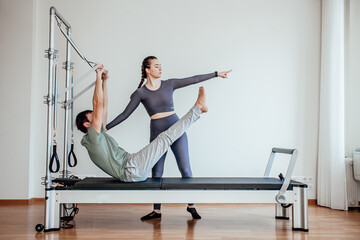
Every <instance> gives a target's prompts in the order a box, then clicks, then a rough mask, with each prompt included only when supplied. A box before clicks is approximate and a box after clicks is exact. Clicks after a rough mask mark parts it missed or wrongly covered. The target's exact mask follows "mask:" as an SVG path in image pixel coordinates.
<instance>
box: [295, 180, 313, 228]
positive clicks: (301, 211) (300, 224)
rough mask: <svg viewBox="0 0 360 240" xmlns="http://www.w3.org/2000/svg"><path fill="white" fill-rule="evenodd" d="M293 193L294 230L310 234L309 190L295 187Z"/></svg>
mask: <svg viewBox="0 0 360 240" xmlns="http://www.w3.org/2000/svg"><path fill="white" fill-rule="evenodd" d="M293 191H294V204H293V211H292V229H293V230H294V231H304V232H308V231H309V228H308V189H307V187H297V186H294V188H293Z"/></svg>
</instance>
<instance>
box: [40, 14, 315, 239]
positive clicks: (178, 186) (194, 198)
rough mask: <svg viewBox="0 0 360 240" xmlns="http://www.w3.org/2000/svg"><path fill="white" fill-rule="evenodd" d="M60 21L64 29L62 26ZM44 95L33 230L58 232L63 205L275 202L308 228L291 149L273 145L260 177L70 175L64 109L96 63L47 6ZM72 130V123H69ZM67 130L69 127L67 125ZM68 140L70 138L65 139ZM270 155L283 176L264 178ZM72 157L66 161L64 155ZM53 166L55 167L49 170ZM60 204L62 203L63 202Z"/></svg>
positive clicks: (296, 225)
mask: <svg viewBox="0 0 360 240" xmlns="http://www.w3.org/2000/svg"><path fill="white" fill-rule="evenodd" d="M55 21H56V22H57V25H58V26H59V29H60V31H61V32H62V34H63V35H64V37H65V38H66V40H67V52H66V62H65V64H64V65H65V69H66V86H65V89H64V90H62V91H60V92H59V91H58V89H57V80H58V79H57V71H58V66H57V51H56V50H55V48H54V28H55ZM62 24H63V25H64V26H65V28H66V32H65V31H64V30H63V29H62V27H61V25H62ZM71 46H72V47H73V48H74V49H75V51H76V52H77V53H78V54H79V56H80V57H81V58H82V59H83V60H84V61H86V62H87V63H88V64H89V66H90V67H91V69H90V70H89V71H88V72H87V73H85V74H84V75H83V76H81V77H80V78H79V79H78V80H77V81H76V82H74V81H73V80H72V78H71V68H72V64H71V59H70V50H71ZM46 52H47V55H46V57H47V58H48V59H49V75H48V95H47V96H45V99H46V100H45V103H46V104H47V106H48V116H47V119H48V121H47V149H46V176H45V178H44V185H45V224H44V225H42V224H38V225H37V226H36V230H37V231H42V230H44V231H45V232H48V231H56V230H60V221H61V219H62V218H64V217H66V215H67V210H66V209H67V207H66V204H73V203H153V202H157V203H188V202H193V203H275V217H276V218H278V219H289V209H290V207H291V208H292V229H293V230H300V231H308V195H307V190H308V189H307V185H306V184H303V183H300V182H295V181H292V180H291V176H292V173H293V169H294V166H295V162H296V159H297V150H296V149H282V148H273V149H272V150H271V154H270V158H269V161H268V164H267V167H266V169H265V173H264V176H263V177H254V178H248V177H237V178H188V179H183V178H162V179H151V178H149V179H147V180H146V181H145V182H138V183H124V182H120V181H118V180H116V179H113V178H85V179H83V180H79V179H75V180H74V179H70V178H69V176H68V165H69V164H70V166H75V165H76V161H77V159H76V156H75V154H74V152H73V142H71V144H70V151H69V143H68V133H69V111H71V112H70V114H71V117H72V118H73V103H74V100H75V99H76V98H78V97H79V96H80V95H82V94H83V93H84V92H86V91H87V90H88V89H90V88H91V87H92V86H93V85H94V83H92V84H90V85H89V86H88V87H86V88H85V89H84V90H82V91H81V92H80V93H78V94H77V95H76V96H74V95H73V91H72V90H73V88H74V87H75V86H76V85H77V84H78V83H79V82H80V81H82V80H83V79H85V78H86V76H88V75H89V74H90V73H92V72H93V71H94V70H96V69H97V68H98V67H99V66H97V65H96V64H95V63H93V62H91V61H89V60H88V59H87V58H86V57H85V56H84V54H83V53H82V52H81V51H80V50H79V48H78V47H77V45H76V44H75V43H74V41H73V40H72V39H71V26H70V24H69V23H68V22H67V21H66V20H65V19H64V18H63V17H62V16H61V14H60V13H59V12H58V11H57V10H56V9H55V8H54V7H51V8H50V37H49V49H48V50H47V51H46ZM64 94H65V101H64V102H62V103H61V104H62V105H63V107H64V110H65V123H64V161H63V170H62V178H61V179H52V173H55V172H58V171H59V170H60V161H59V159H58V156H57V153H56V144H54V139H55V130H56V117H57V104H58V97H60V96H62V95H64ZM71 128H72V125H71ZM72 130H73V129H72ZM71 140H72V139H71ZM276 154H290V155H291V160H290V163H289V166H288V169H287V172H286V175H285V177H283V176H282V174H280V175H279V178H271V177H269V174H270V170H271V167H272V164H273V161H274V157H275V155H276ZM71 157H72V158H73V159H74V163H73V164H72V163H71V161H70V158H71ZM53 164H55V166H56V169H55V170H54V169H53V168H52V167H53ZM58 183H61V185H59V184H58ZM63 204H65V205H63Z"/></svg>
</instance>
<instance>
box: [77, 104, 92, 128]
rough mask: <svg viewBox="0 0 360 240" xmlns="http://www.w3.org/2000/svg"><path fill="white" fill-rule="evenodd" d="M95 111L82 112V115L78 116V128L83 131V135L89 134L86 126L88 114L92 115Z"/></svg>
mask: <svg viewBox="0 0 360 240" xmlns="http://www.w3.org/2000/svg"><path fill="white" fill-rule="evenodd" d="M92 112H93V111H91V110H85V111H82V112H81V113H79V114H78V115H77V116H76V120H75V122H76V126H77V128H78V129H79V130H80V131H82V132H83V133H87V129H86V127H85V126H84V123H86V122H88V121H89V119H88V118H87V116H86V115H87V114H88V113H92Z"/></svg>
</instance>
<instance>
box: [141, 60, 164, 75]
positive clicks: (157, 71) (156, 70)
mask: <svg viewBox="0 0 360 240" xmlns="http://www.w3.org/2000/svg"><path fill="white" fill-rule="evenodd" d="M145 70H146V73H147V74H148V76H150V77H151V78H161V71H162V69H161V64H160V63H159V61H158V60H157V59H151V60H150V68H146V69H145Z"/></svg>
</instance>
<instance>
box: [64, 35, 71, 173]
mask: <svg viewBox="0 0 360 240" xmlns="http://www.w3.org/2000/svg"><path fill="white" fill-rule="evenodd" d="M67 34H68V36H71V29H70V28H69V29H68V30H67ZM65 69H66V81H65V88H67V87H68V86H69V85H70V78H71V72H70V71H71V45H70V44H69V41H67V43H66V64H65ZM69 99H70V94H69V92H66V93H65V101H66V102H67V101H69ZM64 110H65V115H64V154H63V178H68V165H67V155H68V151H69V150H68V148H69V144H68V141H69V108H68V107H66V108H64Z"/></svg>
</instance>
